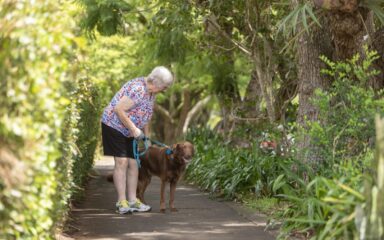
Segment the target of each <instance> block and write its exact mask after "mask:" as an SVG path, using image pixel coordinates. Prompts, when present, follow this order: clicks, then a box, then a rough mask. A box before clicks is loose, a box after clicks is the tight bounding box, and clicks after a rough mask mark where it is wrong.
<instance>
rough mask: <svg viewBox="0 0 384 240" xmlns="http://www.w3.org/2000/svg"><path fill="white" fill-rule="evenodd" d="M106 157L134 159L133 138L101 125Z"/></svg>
mask: <svg viewBox="0 0 384 240" xmlns="http://www.w3.org/2000/svg"><path fill="white" fill-rule="evenodd" d="M101 135H102V138H103V150H104V155H107V156H114V157H128V158H134V154H133V139H134V138H133V137H126V136H124V135H123V134H122V133H121V132H119V131H117V130H116V129H114V128H111V127H110V126H107V125H105V124H104V123H101Z"/></svg>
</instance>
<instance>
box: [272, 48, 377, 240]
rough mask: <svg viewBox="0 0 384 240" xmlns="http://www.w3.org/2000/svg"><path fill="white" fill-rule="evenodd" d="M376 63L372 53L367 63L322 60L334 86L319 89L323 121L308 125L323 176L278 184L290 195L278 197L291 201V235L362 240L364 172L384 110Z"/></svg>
mask: <svg viewBox="0 0 384 240" xmlns="http://www.w3.org/2000/svg"><path fill="white" fill-rule="evenodd" d="M376 59H377V55H376V53H374V52H370V51H368V50H367V49H366V54H365V58H364V59H360V57H359V56H358V55H356V56H355V57H353V58H352V59H350V60H348V61H346V62H337V63H334V62H332V61H330V60H328V59H326V58H324V57H322V60H323V61H324V62H325V63H326V64H327V65H328V67H329V69H324V70H323V71H322V72H323V73H324V74H328V75H329V76H330V77H331V79H332V86H331V87H330V88H329V89H328V90H327V91H317V94H316V97H315V98H314V99H313V103H314V104H315V105H316V106H317V107H318V108H319V110H320V113H319V121H317V122H309V123H308V126H309V129H308V133H309V135H310V136H311V139H313V140H314V144H315V145H316V147H317V148H316V149H318V150H319V151H320V154H321V155H322V158H323V159H324V164H323V165H319V166H317V169H316V172H317V174H318V175H321V176H322V177H319V176H316V175H313V173H312V174H311V171H310V170H309V169H308V170H305V171H304V172H303V171H297V172H295V173H291V172H290V171H286V172H285V174H284V177H283V178H284V179H285V183H284V181H282V183H281V184H279V186H286V189H289V193H287V194H283V195H279V197H282V198H283V199H284V200H286V201H287V202H288V203H289V208H287V210H286V211H285V212H284V213H283V216H284V218H285V223H284V229H285V231H286V232H292V231H293V232H302V233H303V234H304V233H308V232H309V233H311V235H312V236H313V238H314V239H358V236H359V233H358V230H357V228H356V225H355V222H354V219H355V215H358V214H360V215H361V213H360V212H361V207H360V205H361V204H362V203H364V201H365V197H364V195H362V192H363V182H364V181H363V180H364V178H363V173H364V172H370V171H371V169H370V166H371V164H370V162H372V159H373V151H372V138H373V136H374V131H375V127H374V116H375V114H376V113H382V112H383V110H384V102H383V100H382V97H381V95H380V94H381V93H380V94H379V96H378V95H375V93H374V91H373V90H372V89H371V88H370V87H369V84H368V81H369V79H370V77H372V76H374V75H376V74H377V71H376V70H373V69H371V64H372V62H373V61H375V60H376ZM302 176H304V179H306V180H307V181H305V182H304V181H303V180H301V178H302ZM287 186H291V188H289V187H287ZM284 191H285V190H284ZM299 196H300V197H299ZM303 206H305V207H303ZM359 209H360V210H359ZM359 211H360V212H359ZM358 219H361V217H360V218H358Z"/></svg>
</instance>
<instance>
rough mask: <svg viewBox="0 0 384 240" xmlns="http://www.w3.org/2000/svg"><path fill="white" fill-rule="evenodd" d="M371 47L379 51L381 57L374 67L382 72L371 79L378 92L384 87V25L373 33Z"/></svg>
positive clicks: (371, 84)
mask: <svg viewBox="0 0 384 240" xmlns="http://www.w3.org/2000/svg"><path fill="white" fill-rule="evenodd" d="M371 49H373V50H375V51H377V53H378V55H379V59H377V60H376V61H375V62H374V63H373V66H372V67H373V68H374V69H377V70H379V71H380V74H379V75H377V76H375V77H374V78H373V79H372V80H371V81H370V86H371V87H372V88H373V89H374V90H375V91H376V92H377V91H379V90H382V89H383V88H384V27H382V28H381V29H379V30H377V31H376V32H375V33H374V34H373V37H372V45H371Z"/></svg>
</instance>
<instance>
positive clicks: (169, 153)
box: [165, 148, 173, 155]
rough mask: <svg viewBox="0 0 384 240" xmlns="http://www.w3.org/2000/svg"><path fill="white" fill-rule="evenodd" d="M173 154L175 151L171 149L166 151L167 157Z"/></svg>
mask: <svg viewBox="0 0 384 240" xmlns="http://www.w3.org/2000/svg"><path fill="white" fill-rule="evenodd" d="M172 153H173V151H172V150H171V149H169V148H167V150H165V154H167V155H171V154H172Z"/></svg>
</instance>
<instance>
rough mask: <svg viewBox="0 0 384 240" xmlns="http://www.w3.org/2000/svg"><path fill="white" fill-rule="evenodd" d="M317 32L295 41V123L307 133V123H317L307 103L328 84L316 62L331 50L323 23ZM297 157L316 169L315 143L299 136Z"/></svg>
mask: <svg viewBox="0 0 384 240" xmlns="http://www.w3.org/2000/svg"><path fill="white" fill-rule="evenodd" d="M322 25H323V27H322V28H321V29H320V28H318V27H317V26H316V27H315V28H314V29H313V30H312V32H311V35H308V34H307V33H304V34H303V35H301V37H300V38H299V42H298V49H297V54H298V78H299V91H298V94H299V108H298V116H297V122H298V124H299V125H300V126H301V127H302V128H303V130H304V131H306V130H307V128H308V126H307V121H319V109H318V108H317V107H316V106H314V105H313V104H312V103H311V99H313V98H314V96H315V94H314V93H315V90H316V89H324V88H326V87H327V85H328V82H327V80H326V78H325V76H324V75H323V74H321V73H320V70H321V69H322V68H325V65H324V63H323V62H322V61H321V60H320V59H319V57H320V56H321V55H325V56H327V57H329V56H330V55H331V52H332V51H331V50H332V47H331V45H330V42H329V40H330V37H329V35H328V33H327V31H326V30H324V29H327V28H326V27H324V25H325V24H324V23H322ZM298 154H299V155H298V157H299V159H301V160H302V161H303V162H306V163H308V164H310V165H313V166H316V164H317V163H319V162H321V161H322V158H321V156H320V153H319V151H318V149H317V147H316V143H315V142H314V140H313V139H311V137H310V136H309V135H308V134H303V136H302V138H301V139H299V141H298Z"/></svg>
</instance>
